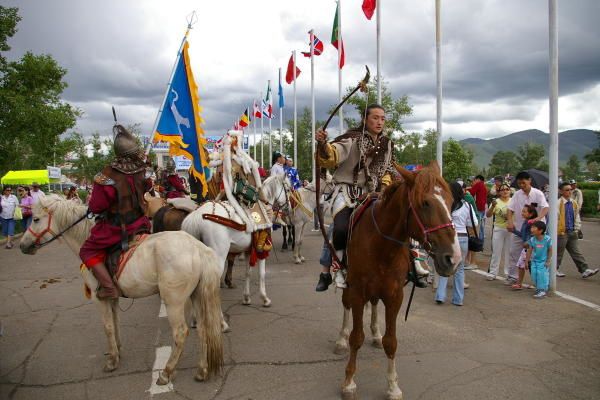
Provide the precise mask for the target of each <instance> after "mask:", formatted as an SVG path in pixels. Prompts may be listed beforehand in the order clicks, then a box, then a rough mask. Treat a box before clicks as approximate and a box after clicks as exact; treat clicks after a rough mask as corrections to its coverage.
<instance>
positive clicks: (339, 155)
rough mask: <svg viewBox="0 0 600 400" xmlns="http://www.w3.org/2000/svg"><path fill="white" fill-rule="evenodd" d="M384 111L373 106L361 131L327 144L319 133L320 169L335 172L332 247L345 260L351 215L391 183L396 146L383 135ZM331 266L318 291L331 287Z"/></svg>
mask: <svg viewBox="0 0 600 400" xmlns="http://www.w3.org/2000/svg"><path fill="white" fill-rule="evenodd" d="M384 125H385V110H384V109H383V107H382V106H380V105H377V104H372V105H370V106H368V107H367V110H366V115H365V119H364V120H363V122H362V124H361V125H360V127H358V128H357V129H351V130H349V131H347V132H346V133H345V134H343V135H341V136H338V137H337V138H335V139H334V140H333V141H332V142H331V143H328V142H327V132H326V131H323V130H322V129H319V130H318V131H317V133H316V140H317V143H318V147H317V156H318V157H319V161H320V165H321V166H322V167H324V168H328V169H333V168H335V172H334V173H333V180H334V183H335V190H334V192H333V195H332V197H331V214H332V215H333V247H334V249H335V250H336V255H337V257H338V259H339V260H342V259H343V255H344V250H345V248H346V235H347V232H348V224H349V221H350V215H351V214H352V211H353V210H354V208H355V207H356V205H357V203H358V199H359V197H360V196H362V195H363V194H367V193H371V192H380V191H381V190H382V189H383V188H384V187H385V186H387V185H389V184H390V183H391V181H392V171H393V166H392V157H393V154H394V151H393V150H394V146H393V142H392V141H391V140H390V138H389V137H387V136H386V135H385V134H383V128H384ZM335 280H336V285H337V286H338V287H341V288H344V287H346V284H345V279H344V273H343V270H342V269H340V270H339V271H338V272H337V273H336V278H335ZM332 281H333V279H332V277H331V272H330V266H327V267H323V271H322V272H321V275H320V277H319V283H318V284H317V288H316V290H317V291H318V292H321V291H324V290H327V288H328V287H329V285H330V284H331V283H332Z"/></svg>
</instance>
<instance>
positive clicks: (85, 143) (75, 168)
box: [67, 132, 114, 183]
mask: <svg viewBox="0 0 600 400" xmlns="http://www.w3.org/2000/svg"><path fill="white" fill-rule="evenodd" d="M67 140H69V141H71V142H72V143H73V147H74V149H73V152H72V154H71V158H72V170H71V174H72V175H73V176H75V177H77V178H78V179H80V180H82V181H86V182H88V183H90V182H92V179H93V178H94V176H95V175H96V174H97V173H98V172H100V171H102V169H103V168H104V167H105V166H106V165H107V164H109V163H110V162H111V161H112V160H113V158H114V150H113V147H112V140H110V139H105V140H102V139H101V138H100V134H99V133H97V132H96V133H94V134H93V135H92V137H91V138H89V139H86V138H84V137H83V135H82V134H81V133H77V132H76V133H73V134H71V136H70V137H69V138H68V139H67ZM103 145H104V146H103Z"/></svg>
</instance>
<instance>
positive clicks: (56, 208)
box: [20, 195, 223, 385]
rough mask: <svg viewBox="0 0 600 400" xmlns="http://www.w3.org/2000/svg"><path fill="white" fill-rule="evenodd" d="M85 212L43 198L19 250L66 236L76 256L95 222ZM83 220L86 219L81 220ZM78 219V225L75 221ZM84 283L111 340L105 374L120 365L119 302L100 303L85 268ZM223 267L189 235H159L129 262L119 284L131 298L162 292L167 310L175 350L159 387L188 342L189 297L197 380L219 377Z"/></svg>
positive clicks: (70, 204)
mask: <svg viewBox="0 0 600 400" xmlns="http://www.w3.org/2000/svg"><path fill="white" fill-rule="evenodd" d="M86 210H87V208H86V207H85V206H81V205H78V204H75V203H74V202H72V201H68V200H64V199H62V198H60V197H58V196H55V195H50V196H46V197H45V198H42V199H40V202H39V203H38V204H37V205H36V206H35V207H34V209H33V222H32V224H31V227H30V228H29V230H28V231H27V232H25V234H24V235H23V238H22V239H21V244H20V246H21V251H22V252H23V253H26V254H34V253H35V252H36V251H37V250H38V248H40V247H42V246H44V244H47V243H49V241H51V240H53V239H54V238H56V237H57V236H60V235H61V233H63V234H62V237H63V238H64V240H65V242H66V243H67V245H68V246H69V247H70V248H71V250H72V251H73V252H74V253H75V254H78V252H79V249H80V248H81V245H82V244H83V242H84V241H85V240H86V239H87V238H88V236H89V234H90V230H91V229H92V226H93V225H94V221H93V220H91V219H88V218H85V214H86ZM81 218H83V219H81ZM78 220H79V221H80V222H78V223H77V221H78ZM81 274H82V276H83V280H84V282H85V284H86V286H87V287H88V288H91V289H92V294H91V295H92V298H93V300H94V301H96V302H97V303H98V304H99V305H100V309H101V311H102V319H103V322H104V331H105V333H106V336H107V338H108V358H107V360H106V364H105V366H104V371H106V372H111V371H114V370H115V369H116V368H117V367H118V365H119V357H120V354H119V353H120V348H121V339H120V336H119V315H118V309H119V307H118V305H119V300H118V299H116V300H106V299H103V300H100V299H98V298H97V297H96V295H95V291H94V290H93V289H95V288H97V287H98V282H97V281H96V279H95V278H94V276H93V274H92V273H91V272H90V271H88V269H87V268H81ZM220 276H221V273H220V268H219V264H218V262H217V258H216V256H215V253H214V252H213V251H212V250H211V249H210V248H208V247H207V246H205V245H204V244H202V243H201V242H199V241H197V240H196V239H194V238H193V237H192V236H190V235H189V234H188V233H186V232H181V231H178V232H161V233H158V234H155V235H150V236H148V237H147V238H146V239H145V240H144V241H143V242H142V243H141V244H140V245H139V246H138V248H137V249H136V250H135V252H134V253H133V255H132V256H131V258H130V259H129V261H128V262H127V264H126V266H125V268H124V269H123V272H122V273H121V276H120V277H119V280H118V285H119V288H120V289H121V291H122V292H123V294H124V295H125V296H127V297H129V298H133V299H136V298H140V297H146V296H151V295H153V294H156V293H160V296H161V297H162V299H163V300H164V302H165V305H166V307H167V315H168V319H169V324H170V325H171V329H172V333H173V339H174V342H175V349H174V350H173V351H172V352H171V356H170V357H169V360H168V361H167V365H166V366H165V369H164V370H163V371H161V372H160V374H159V377H158V380H157V384H159V385H165V384H167V383H168V382H169V380H170V379H171V377H172V375H173V372H174V370H175V367H176V365H177V362H178V360H179V357H180V356H181V352H182V351H183V346H184V342H185V339H186V337H187V335H188V326H187V324H186V322H185V315H184V306H185V303H186V300H188V299H191V302H192V304H193V307H194V311H195V313H196V315H197V316H198V319H199V320H200V321H201V323H200V324H198V327H197V328H198V337H199V343H200V349H199V350H200V351H199V360H198V372H197V374H196V376H195V378H196V380H199V381H203V380H205V379H207V377H208V376H209V375H211V374H214V373H218V372H219V371H220V370H221V368H222V366H223V337H222V333H221V318H222V314H221V298H220V293H219V281H220Z"/></svg>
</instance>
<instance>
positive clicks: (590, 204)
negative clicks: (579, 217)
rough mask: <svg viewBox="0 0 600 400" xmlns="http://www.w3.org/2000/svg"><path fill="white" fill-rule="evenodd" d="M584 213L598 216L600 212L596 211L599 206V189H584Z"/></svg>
mask: <svg viewBox="0 0 600 400" xmlns="http://www.w3.org/2000/svg"><path fill="white" fill-rule="evenodd" d="M582 192H583V209H582V210H581V212H582V214H583V215H584V216H586V217H598V216H600V213H598V211H596V207H597V206H598V189H596V190H594V189H584V190H582Z"/></svg>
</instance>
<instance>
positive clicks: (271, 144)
mask: <svg viewBox="0 0 600 400" xmlns="http://www.w3.org/2000/svg"><path fill="white" fill-rule="evenodd" d="M267 85H268V86H267V88H268V89H267V90H270V92H267V96H269V101H270V102H271V104H272V103H273V91H272V90H271V80H270V79H269V80H268V83H267ZM268 105H269V104H268V103H267V106H268ZM271 109H273V107H272V106H271ZM271 117H272V115H271V114H269V157H271V158H270V159H272V158H273V129H272V128H271V120H272V119H273V118H271ZM269 163H270V161H269Z"/></svg>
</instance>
